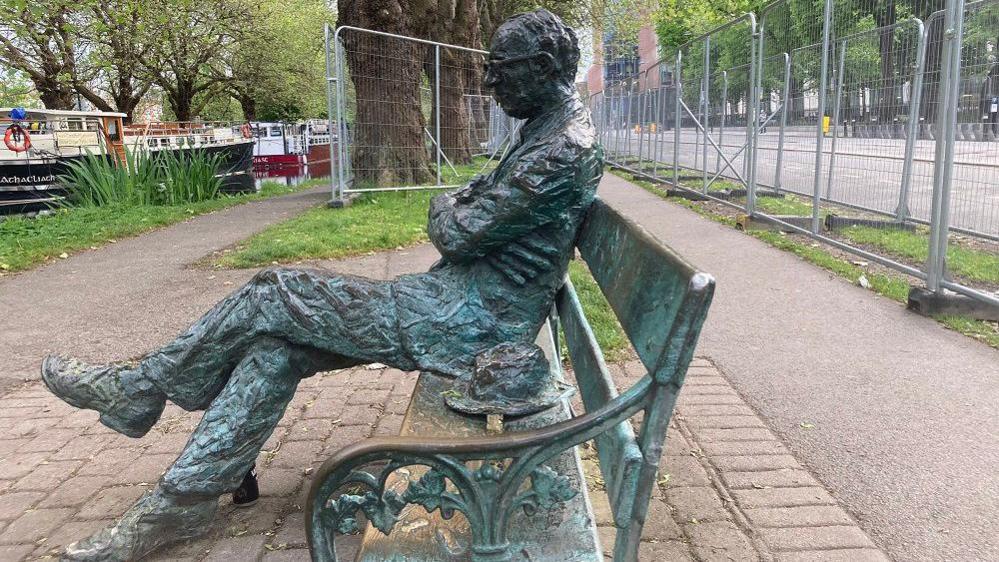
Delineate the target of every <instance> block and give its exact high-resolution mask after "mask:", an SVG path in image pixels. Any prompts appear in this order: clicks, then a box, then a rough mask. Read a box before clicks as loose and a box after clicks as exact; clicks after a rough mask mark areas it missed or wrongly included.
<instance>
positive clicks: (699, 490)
mask: <svg viewBox="0 0 999 562" xmlns="http://www.w3.org/2000/svg"><path fill="white" fill-rule="evenodd" d="M666 502H667V503H669V504H670V505H671V506H673V509H674V510H676V518H677V519H678V520H679V521H682V522H690V521H691V520H697V521H727V520H729V519H730V516H729V513H728V511H727V510H726V509H725V506H724V504H722V501H721V498H720V497H718V492H716V491H715V489H714V488H713V487H710V486H684V487H676V488H667V489H666Z"/></svg>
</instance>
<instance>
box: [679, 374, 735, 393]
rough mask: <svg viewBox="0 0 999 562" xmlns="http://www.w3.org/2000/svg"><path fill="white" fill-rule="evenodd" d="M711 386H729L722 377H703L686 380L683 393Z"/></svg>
mask: <svg viewBox="0 0 999 562" xmlns="http://www.w3.org/2000/svg"><path fill="white" fill-rule="evenodd" d="M711 385H718V386H729V384H728V381H727V380H725V378H724V377H719V376H713V375H703V376H699V377H690V378H688V379H687V380H686V381H685V382H684V384H683V389H684V391H687V390H690V389H691V388H693V387H695V386H711Z"/></svg>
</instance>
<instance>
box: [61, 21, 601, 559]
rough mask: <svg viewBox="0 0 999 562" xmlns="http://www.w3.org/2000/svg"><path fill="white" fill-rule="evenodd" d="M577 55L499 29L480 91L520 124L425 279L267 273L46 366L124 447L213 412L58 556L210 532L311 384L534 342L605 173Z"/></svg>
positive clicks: (538, 28)
mask: <svg viewBox="0 0 999 562" xmlns="http://www.w3.org/2000/svg"><path fill="white" fill-rule="evenodd" d="M578 60H579V49H578V46H577V40H576V36H575V34H574V33H573V31H572V30H571V29H569V28H568V27H566V26H565V25H563V24H562V22H561V21H560V20H559V19H558V18H557V17H555V16H554V15H552V14H550V13H548V12H546V11H543V10H539V11H536V12H533V13H527V14H520V15H517V16H514V17H513V18H511V19H510V20H508V21H506V22H505V23H504V24H503V25H502V26H500V28H499V29H498V31H497V32H496V34H495V36H494V38H493V40H492V44H491V51H490V54H489V60H488V62H487V63H486V65H485V78H484V84H485V86H486V87H487V88H488V89H490V90H492V93H493V96H494V97H495V99H496V101H497V102H498V103H499V104H500V106H502V107H503V109H504V110H505V111H506V112H507V113H508V114H509V115H511V116H513V117H516V118H520V119H525V120H526V122H525V123H524V125H523V127H522V128H521V129H520V132H519V138H518V139H516V141H515V143H514V145H513V146H512V147H511V149H510V150H509V151H508V153H507V154H506V156H505V157H504V158H503V159H502V160H501V161H500V162H499V164H498V166H497V167H496V168H495V169H494V170H493V171H492V172H490V173H489V174H488V175H486V176H478V177H476V178H475V179H473V180H472V181H471V182H470V183H469V184H468V185H466V186H464V187H462V188H460V189H458V190H456V191H454V192H451V193H446V194H443V195H440V196H437V197H436V198H434V200H433V202H432V204H431V208H430V217H429V223H428V232H429V235H430V240H431V241H432V242H433V244H434V245H435V246H436V247H437V249H438V250H439V251H440V253H441V255H442V256H443V257H442V259H441V260H440V261H439V262H438V263H437V264H436V265H434V267H433V268H432V269H431V270H430V271H428V272H426V273H420V274H413V275H403V276H401V277H399V278H397V279H395V280H392V281H373V280H369V279H364V278H360V277H352V276H346V275H337V274H334V273H331V272H328V271H322V270H315V269H299V268H275V269H267V270H264V271H261V272H260V273H259V274H257V275H256V276H255V277H254V278H253V280H251V281H250V282H249V283H248V284H247V285H245V286H244V287H243V288H241V289H239V290H238V291H236V292H235V293H233V294H232V295H230V296H229V297H227V298H226V299H225V300H223V301H222V302H220V303H219V304H217V305H216V306H215V307H214V308H212V309H211V310H210V311H208V313H207V314H205V315H204V316H203V317H202V318H201V319H200V320H199V321H198V322H197V323H196V324H194V325H193V326H192V327H191V328H190V329H188V330H187V331H186V332H184V333H183V334H181V335H180V336H179V337H178V338H177V339H176V340H174V341H173V342H171V343H169V344H167V345H166V346H165V347H163V348H161V349H159V350H156V351H153V352H152V353H149V354H148V355H146V356H145V357H144V358H142V359H141V360H140V361H137V362H133V363H116V364H110V365H99V366H98V365H94V366H90V365H85V364H83V363H80V362H78V361H73V360H68V359H63V358H59V357H54V356H53V357H49V358H47V359H46V360H45V361H44V363H43V365H42V378H43V379H44V381H45V383H46V384H47V385H48V387H49V388H50V389H51V391H52V392H53V393H55V394H56V395H58V396H59V397H60V398H62V399H63V400H65V401H66V402H68V403H70V404H72V405H73V406H76V407H80V408H90V409H93V410H97V411H98V412H100V419H101V422H102V423H104V424H105V425H107V426H108V427H110V428H112V429H114V430H115V431H118V432H120V433H123V434H125V435H128V436H130V437H141V436H142V435H144V434H145V433H146V432H148V431H149V429H150V428H151V427H152V426H153V424H155V423H156V421H157V419H158V418H159V416H160V414H161V413H162V411H163V408H164V405H165V403H166V401H167V400H170V401H172V402H173V403H175V404H177V405H179V406H180V407H182V408H184V409H186V410H202V409H203V410H205V414H204V417H203V418H202V420H201V422H200V424H199V425H198V427H197V429H195V431H194V433H193V434H192V436H191V438H190V440H189V441H188V443H187V445H186V446H185V447H184V450H183V452H182V453H181V454H180V456H179V457H178V458H177V460H176V461H175V462H174V463H173V464H172V465H171V466H170V467H169V468H168V469H167V471H166V473H164V474H163V476H162V478H160V480H159V482H158V483H157V485H156V487H155V489H153V490H152V491H150V492H148V493H147V494H145V495H144V496H143V497H142V498H140V499H139V500H138V502H137V503H136V504H135V505H134V506H132V508H130V509H129V510H128V511H127V512H126V513H125V515H124V516H123V517H122V518H121V520H119V521H118V522H117V523H116V524H115V525H114V526H113V527H110V528H108V529H105V530H103V531H101V532H99V533H97V534H95V535H93V536H91V537H89V538H87V539H85V540H82V541H80V542H78V543H75V544H74V545H71V546H70V547H69V548H68V549H67V550H66V553H65V555H64V556H65V558H66V559H70V560H134V559H138V558H141V557H143V556H145V555H146V554H148V553H149V552H151V551H152V550H153V549H155V548H157V547H158V546H160V545H161V544H164V543H167V542H171V541H175V540H178V539H184V538H190V537H193V536H196V535H198V534H201V533H202V532H204V530H205V529H206V528H207V526H208V525H207V523H208V522H209V521H210V519H211V518H212V517H213V515H214V513H215V510H216V507H217V505H218V498H219V496H221V495H222V494H225V493H228V492H232V491H233V490H234V489H236V488H237V487H238V486H239V484H240V482H241V481H242V480H243V477H244V475H246V474H247V471H248V470H249V469H250V468H251V467H252V466H253V464H254V461H255V460H256V458H257V455H258V453H259V451H260V448H261V446H263V444H264V442H265V441H266V440H267V439H268V437H269V436H270V435H271V433H272V431H273V430H274V428H275V426H276V424H277V423H278V421H279V420H280V419H281V416H282V414H283V413H284V410H285V408H286V406H287V405H288V402H289V401H290V400H291V398H292V396H293V395H294V393H295V389H296V387H297V386H298V383H299V381H300V380H301V379H303V378H304V377H309V376H311V375H313V374H315V373H317V372H319V371H327V370H333V369H342V368H345V367H350V366H354V365H360V364H365V363H375V362H378V363H384V364H386V365H389V366H392V367H395V368H397V369H401V370H404V371H412V370H428V371H435V372H439V373H444V374H449V375H453V376H462V375H467V374H468V373H469V372H470V371H471V369H472V366H473V364H474V360H475V356H476V355H477V354H478V353H480V352H482V351H484V350H486V349H489V348H492V347H493V346H496V345H497V344H499V343H503V342H526V341H533V339H534V338H535V336H536V334H537V332H538V330H539V329H540V327H541V325H542V322H543V321H544V318H545V316H546V314H547V313H548V311H549V309H550V307H551V304H552V301H553V298H554V295H555V292H556V290H557V289H558V287H559V286H560V285H561V284H562V280H563V277H564V275H565V271H566V267H567V265H568V261H569V259H570V257H571V252H572V247H573V242H574V238H575V236H576V232H577V230H578V227H579V225H580V222H581V221H582V219H583V217H584V215H585V212H586V209H587V207H588V206H589V204H590V202H591V201H592V200H593V197H594V193H595V191H596V188H597V183H598V181H599V179H600V175H601V171H602V151H601V149H600V147H599V146H598V145H597V144H596V135H595V131H594V128H593V126H592V123H591V121H590V116H589V113H588V111H587V110H586V108H585V107H584V106H583V104H582V102H581V101H580V99H579V97H578V95H577V94H576V92H575V89H574V85H573V80H574V77H575V74H576V66H577V63H578Z"/></svg>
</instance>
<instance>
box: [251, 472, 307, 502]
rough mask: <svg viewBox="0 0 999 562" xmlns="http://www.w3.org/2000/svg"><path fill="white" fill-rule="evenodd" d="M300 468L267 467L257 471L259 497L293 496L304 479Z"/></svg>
mask: <svg viewBox="0 0 999 562" xmlns="http://www.w3.org/2000/svg"><path fill="white" fill-rule="evenodd" d="M304 468H305V467H304V466H303V467H300V468H274V467H268V468H264V469H260V470H258V471H257V481H258V482H259V483H260V495H261V496H274V497H285V496H290V495H292V494H294V493H295V492H296V491H298V489H299V487H300V486H302V481H303V480H304V479H305V478H306V477H305V475H304V473H303V470H304Z"/></svg>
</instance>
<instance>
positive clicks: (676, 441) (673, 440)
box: [663, 430, 693, 456]
mask: <svg viewBox="0 0 999 562" xmlns="http://www.w3.org/2000/svg"><path fill="white" fill-rule="evenodd" d="M691 451H693V447H691V446H690V443H689V442H688V441H687V438H686V437H684V436H683V434H682V433H680V432H679V431H675V430H673V431H669V432H668V433H667V434H666V444H665V445H664V447H663V452H664V454H667V455H671V456H680V455H690V453H691Z"/></svg>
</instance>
